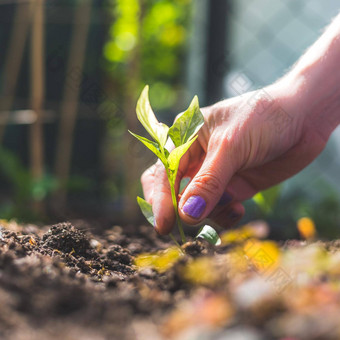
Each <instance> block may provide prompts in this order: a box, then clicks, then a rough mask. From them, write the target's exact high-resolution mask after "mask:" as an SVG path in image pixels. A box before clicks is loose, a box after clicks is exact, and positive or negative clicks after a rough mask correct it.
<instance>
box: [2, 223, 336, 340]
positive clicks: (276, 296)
mask: <svg viewBox="0 0 340 340" xmlns="http://www.w3.org/2000/svg"><path fill="white" fill-rule="evenodd" d="M339 277H340V242H339V241H333V242H328V243H325V242H320V241H319V242H314V243H307V242H306V241H289V242H288V241H287V242H286V243H284V244H282V245H280V246H279V245H276V244H275V243H273V242H269V241H261V240H258V239H256V238H255V237H254V235H251V234H249V230H248V229H246V228H243V229H240V231H239V232H236V233H235V232H229V233H227V234H226V235H225V236H224V237H222V245H221V246H218V247H213V246H211V245H209V244H208V243H206V241H204V240H198V241H191V242H189V243H187V244H185V245H184V246H183V254H182V253H181V251H179V250H178V249H177V248H176V247H174V246H173V244H172V243H171V242H169V241H168V239H167V238H165V237H159V236H157V234H156V233H155V232H154V231H153V230H152V228H150V227H146V226H141V227H133V226H130V227H125V228H122V227H119V226H115V227H113V228H111V229H110V230H107V231H105V232H96V230H95V229H92V228H91V226H89V225H87V224H85V223H83V222H77V223H75V224H74V226H73V225H71V224H70V223H61V224H58V225H55V226H52V227H51V226H47V227H45V228H38V227H37V226H34V225H24V226H21V225H18V224H16V223H15V222H6V221H3V222H2V223H1V228H0V306H1V307H0V308H1V312H0V338H1V339H249V340H253V339H288V337H289V339H339V338H340V325H339V322H338V320H339V317H340V308H339V307H340V294H339V292H340V285H339Z"/></svg>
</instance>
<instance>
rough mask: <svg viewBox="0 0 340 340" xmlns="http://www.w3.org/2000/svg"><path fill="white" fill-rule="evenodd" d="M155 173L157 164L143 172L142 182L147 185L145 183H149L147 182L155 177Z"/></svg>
mask: <svg viewBox="0 0 340 340" xmlns="http://www.w3.org/2000/svg"><path fill="white" fill-rule="evenodd" d="M154 173H155V164H154V165H152V166H151V167H150V168H148V169H146V170H145V171H144V172H143V174H142V176H141V182H142V184H143V183H145V182H147V181H148V180H149V178H150V176H153V175H154Z"/></svg>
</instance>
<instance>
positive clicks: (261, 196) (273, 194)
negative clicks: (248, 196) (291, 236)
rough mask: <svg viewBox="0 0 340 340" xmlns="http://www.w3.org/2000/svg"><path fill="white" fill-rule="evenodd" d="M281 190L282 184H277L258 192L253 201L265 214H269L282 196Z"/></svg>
mask: <svg viewBox="0 0 340 340" xmlns="http://www.w3.org/2000/svg"><path fill="white" fill-rule="evenodd" d="M280 192H281V186H280V185H276V186H274V187H271V188H269V189H267V190H264V191H261V192H259V193H257V194H256V195H255V196H254V197H253V201H254V202H255V203H256V204H257V205H258V207H259V208H260V209H261V211H262V212H263V213H264V214H269V213H270V212H271V211H272V210H273V209H274V206H275V203H276V201H277V199H278V198H279V196H280Z"/></svg>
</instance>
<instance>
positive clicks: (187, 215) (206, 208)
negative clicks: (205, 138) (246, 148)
mask: <svg viewBox="0 0 340 340" xmlns="http://www.w3.org/2000/svg"><path fill="white" fill-rule="evenodd" d="M219 149H220V148H219ZM225 155H226V153H225V152H221V150H219V151H214V152H210V153H209V150H208V152H207V155H206V158H205V160H204V162H203V164H202V166H201V168H200V170H199V171H198V172H197V174H196V175H195V177H194V178H193V179H192V181H191V182H190V184H189V185H188V186H187V188H186V190H185V191H184V193H183V195H182V197H181V200H180V202H179V214H180V216H181V218H182V219H183V221H184V222H185V223H187V224H197V223H199V222H200V221H202V220H203V219H205V218H206V217H207V216H208V215H209V214H210V212H211V211H212V210H213V209H214V208H215V206H216V205H217V203H218V202H219V200H220V199H221V196H222V194H223V193H224V191H225V188H226V186H227V184H228V182H229V180H230V178H231V177H232V175H233V173H234V170H233V167H232V162H231V161H230V159H226V157H223V156H225Z"/></svg>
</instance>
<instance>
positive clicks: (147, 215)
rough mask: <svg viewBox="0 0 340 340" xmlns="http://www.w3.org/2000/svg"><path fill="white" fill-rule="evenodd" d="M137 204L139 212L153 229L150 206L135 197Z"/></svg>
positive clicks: (153, 221) (153, 219) (153, 223)
mask: <svg viewBox="0 0 340 340" xmlns="http://www.w3.org/2000/svg"><path fill="white" fill-rule="evenodd" d="M137 203H138V205H139V207H140V210H141V211H142V213H143V215H144V216H145V218H146V219H147V220H148V222H149V223H150V224H151V225H152V226H153V227H154V226H155V217H154V216H153V212H152V205H151V204H150V203H148V202H147V201H146V200H145V199H143V198H141V197H139V196H137Z"/></svg>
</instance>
